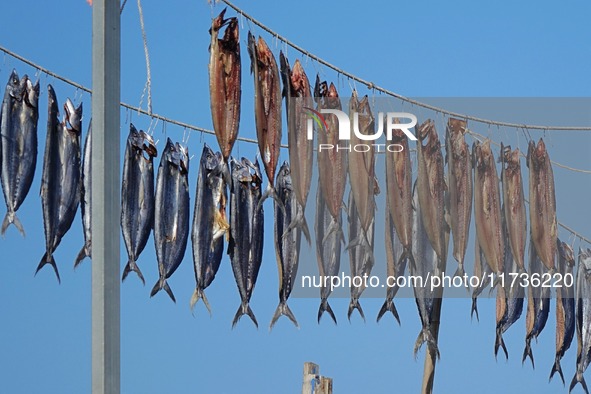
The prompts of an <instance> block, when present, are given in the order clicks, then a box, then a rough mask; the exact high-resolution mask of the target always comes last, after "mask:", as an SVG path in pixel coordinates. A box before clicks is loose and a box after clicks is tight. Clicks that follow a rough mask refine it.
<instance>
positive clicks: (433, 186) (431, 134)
mask: <svg viewBox="0 0 591 394" xmlns="http://www.w3.org/2000/svg"><path fill="white" fill-rule="evenodd" d="M418 138H419V141H417V160H418V162H419V166H418V167H419V174H418V176H417V188H418V198H419V204H421V209H420V212H421V215H422V220H423V222H424V228H425V231H426V232H427V236H428V237H429V241H430V242H431V245H432V246H433V249H434V250H435V252H436V253H437V257H438V258H439V260H440V261H442V262H443V261H446V260H447V248H446V246H445V241H444V232H445V226H446V224H445V220H444V217H443V215H444V193H445V190H446V185H445V180H444V174H443V155H442V154H441V144H440V143H439V137H438V136H437V132H436V131H435V124H434V123H433V121H432V120H431V119H429V120H427V121H425V122H424V123H423V124H421V126H419V131H418ZM427 138H428V141H427V145H423V141H424V140H425V139H427Z"/></svg>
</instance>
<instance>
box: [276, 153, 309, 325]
mask: <svg viewBox="0 0 591 394" xmlns="http://www.w3.org/2000/svg"><path fill="white" fill-rule="evenodd" d="M276 189H277V196H278V197H279V200H281V202H282V203H283V206H284V208H285V210H282V209H281V207H280V206H279V204H277V202H275V233H274V239H275V253H276V254H277V268H278V270H279V305H278V306H277V310H275V314H274V315H273V319H272V320H271V326H270V328H273V325H274V324H275V322H276V321H277V319H279V317H281V315H285V316H287V317H288V318H289V320H291V321H292V322H293V324H295V326H296V327H299V325H298V322H297V320H296V318H295V316H294V315H293V313H292V311H291V309H289V306H288V305H287V299H288V298H289V295H290V294H291V290H292V289H293V285H294V283H295V279H296V275H297V273H298V264H299V259H300V256H299V249H300V243H301V242H302V235H301V232H300V231H299V230H298V229H290V228H289V225H290V223H292V221H293V220H294V218H295V216H296V215H297V214H298V201H297V199H296V195H295V192H294V187H293V185H292V179H291V173H290V166H289V164H288V163H287V162H284V163H283V165H282V166H281V168H279V173H278V174H277V182H276Z"/></svg>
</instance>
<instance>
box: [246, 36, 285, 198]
mask: <svg viewBox="0 0 591 394" xmlns="http://www.w3.org/2000/svg"><path fill="white" fill-rule="evenodd" d="M248 54H249V55H250V70H251V72H252V73H253V74H254V115H255V122H256V129H257V141H258V143H259V152H260V154H261V158H262V159H263V165H264V166H265V172H266V174H267V179H268V180H269V183H268V184H267V190H266V191H265V193H264V194H263V197H262V198H261V201H260V203H262V202H263V201H264V200H265V199H266V198H267V197H269V196H270V195H272V196H273V198H274V199H275V200H276V201H277V202H278V203H279V204H280V206H282V204H281V200H280V199H279V198H278V197H277V194H276V193H275V190H274V184H275V171H276V170H277V162H278V161H279V150H280V149H281V83H280V82H279V69H278V68H277V62H276V61H275V58H274V57H273V53H272V52H271V49H269V47H268V46H267V43H265V41H264V40H263V38H262V37H259V39H258V41H255V39H254V36H253V35H252V34H250V32H249V33H248Z"/></svg>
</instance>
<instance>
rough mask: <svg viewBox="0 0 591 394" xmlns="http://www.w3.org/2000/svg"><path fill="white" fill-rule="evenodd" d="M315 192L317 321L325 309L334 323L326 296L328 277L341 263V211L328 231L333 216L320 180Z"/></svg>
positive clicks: (329, 290)
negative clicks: (318, 304) (331, 229)
mask: <svg viewBox="0 0 591 394" xmlns="http://www.w3.org/2000/svg"><path fill="white" fill-rule="evenodd" d="M318 183H319V184H318V190H317V193H316V218H315V222H314V232H315V233H316V260H317V262H318V271H319V273H320V279H321V280H322V286H321V287H320V307H319V308H318V323H320V318H321V317H322V314H323V313H324V312H325V311H326V312H328V314H329V315H330V317H331V318H332V320H333V321H334V323H335V324H337V319H336V317H335V315H334V312H333V311H332V308H331V307H330V304H329V303H328V297H329V296H330V294H331V293H332V288H331V285H330V278H331V277H334V276H336V275H338V273H339V269H340V265H341V239H342V237H343V235H342V230H340V229H341V224H342V219H341V212H340V211H339V212H338V216H337V218H336V225H337V228H338V230H337V231H330V225H331V223H332V221H333V217H332V215H331V213H330V210H329V209H328V204H327V203H326V201H325V198H324V196H323V194H322V187H321V186H320V180H318Z"/></svg>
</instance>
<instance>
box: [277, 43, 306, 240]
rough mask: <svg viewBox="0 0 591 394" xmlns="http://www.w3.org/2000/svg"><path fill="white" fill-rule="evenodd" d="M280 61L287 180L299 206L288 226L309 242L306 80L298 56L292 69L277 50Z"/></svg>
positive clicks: (285, 58)
mask: <svg viewBox="0 0 591 394" xmlns="http://www.w3.org/2000/svg"><path fill="white" fill-rule="evenodd" d="M279 60H280V64H281V78H282V80H283V93H282V94H283V97H285V112H286V114H287V141H288V150H289V162H290V163H291V167H290V170H291V182H292V186H293V189H294V191H295V196H296V199H297V202H298V204H299V205H300V207H301V209H299V210H298V213H297V215H296V216H295V217H294V218H293V221H292V223H291V224H290V225H289V228H290V229H291V228H294V227H297V228H299V229H301V230H302V231H303V232H304V236H305V237H306V240H307V241H308V244H310V243H311V240H310V230H309V229H308V224H307V223H306V217H305V216H304V214H305V210H306V202H307V200H308V193H309V191H310V184H311V183H312V164H313V163H312V160H313V156H312V154H313V151H314V140H313V139H308V136H307V121H308V115H307V112H306V111H309V110H310V109H311V108H312V103H313V101H312V96H311V92H310V82H309V81H308V76H307V75H306V72H305V71H304V68H303V67H302V65H301V63H300V61H299V60H296V61H295V64H294V66H293V69H291V68H290V66H289V61H288V60H287V57H285V55H283V52H280V53H279Z"/></svg>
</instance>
